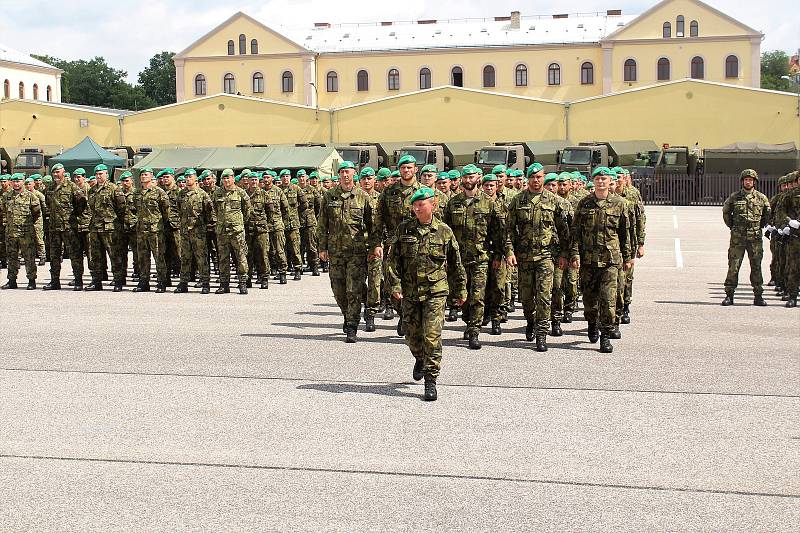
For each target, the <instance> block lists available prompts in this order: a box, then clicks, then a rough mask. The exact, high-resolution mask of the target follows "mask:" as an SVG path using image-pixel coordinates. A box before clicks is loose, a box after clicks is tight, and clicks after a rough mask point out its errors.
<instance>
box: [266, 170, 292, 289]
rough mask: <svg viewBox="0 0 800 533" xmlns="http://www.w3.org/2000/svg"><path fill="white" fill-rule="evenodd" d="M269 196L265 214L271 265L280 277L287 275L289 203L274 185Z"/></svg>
mask: <svg viewBox="0 0 800 533" xmlns="http://www.w3.org/2000/svg"><path fill="white" fill-rule="evenodd" d="M264 192H265V193H266V194H267V201H266V202H265V204H264V212H265V213H266V214H267V228H268V230H269V253H270V264H271V265H275V268H276V269H277V271H278V274H279V276H280V275H281V274H282V275H285V274H286V269H287V268H288V263H287V262H286V226H285V225H284V223H283V221H284V220H286V219H287V218H288V216H289V203H288V202H287V200H286V195H285V194H283V191H282V190H281V188H280V187H276V186H275V185H273V186H272V187H270V188H269V190H266V189H265V190H264Z"/></svg>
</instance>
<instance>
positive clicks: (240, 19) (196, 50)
mask: <svg viewBox="0 0 800 533" xmlns="http://www.w3.org/2000/svg"><path fill="white" fill-rule="evenodd" d="M242 33H243V34H244V35H245V37H246V38H247V50H246V55H250V41H251V40H252V39H256V40H257V41H258V53H259V54H289V53H293V52H297V51H298V50H300V48H299V47H298V46H297V45H295V44H293V43H291V42H290V41H288V40H286V39H283V38H281V37H280V36H278V35H276V34H275V33H273V32H272V31H270V30H268V29H265V28H264V26H263V25H261V24H259V23H258V22H256V21H254V20H253V19H251V18H250V17H248V16H246V15H241V14H240V15H238V16H236V17H234V18H233V20H231V21H229V23H228V24H226V25H224V26H223V27H222V28H219V29H217V30H216V31H214V32H212V33H211V34H209V35H207V36H206V38H205V39H203V40H202V41H201V42H198V43H196V44H195V45H194V46H192V47H190V48H189V49H187V50H185V51H184V52H183V55H185V56H187V57H199V56H227V55H228V41H229V40H232V41H233V44H234V52H235V55H237V56H238V55H239V35H240V34H242Z"/></svg>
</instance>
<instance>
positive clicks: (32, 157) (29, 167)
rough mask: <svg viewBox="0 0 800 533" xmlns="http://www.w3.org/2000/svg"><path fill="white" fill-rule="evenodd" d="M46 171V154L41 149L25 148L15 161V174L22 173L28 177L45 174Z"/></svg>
mask: <svg viewBox="0 0 800 533" xmlns="http://www.w3.org/2000/svg"><path fill="white" fill-rule="evenodd" d="M47 159H49V158H47ZM46 169H47V166H46V160H45V154H44V150H42V149H41V148H23V149H22V150H21V151H20V153H19V154H18V155H17V158H16V160H15V161H14V172H22V173H24V174H25V175H26V176H31V175H33V174H43V173H45V172H46Z"/></svg>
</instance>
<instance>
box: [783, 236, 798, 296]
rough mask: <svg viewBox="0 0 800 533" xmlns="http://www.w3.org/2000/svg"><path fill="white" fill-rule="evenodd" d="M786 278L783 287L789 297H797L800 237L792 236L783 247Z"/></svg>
mask: <svg viewBox="0 0 800 533" xmlns="http://www.w3.org/2000/svg"><path fill="white" fill-rule="evenodd" d="M785 255H786V276H785V279H786V281H785V285H784V287H785V288H786V290H787V291H788V292H789V296H794V297H795V298H796V297H797V291H798V287H800V236H796V235H795V236H792V237H790V238H789V241H788V242H787V243H786V245H785Z"/></svg>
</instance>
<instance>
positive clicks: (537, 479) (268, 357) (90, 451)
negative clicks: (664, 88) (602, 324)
mask: <svg viewBox="0 0 800 533" xmlns="http://www.w3.org/2000/svg"><path fill="white" fill-rule="evenodd" d="M647 222H648V227H647V234H648V239H647V241H648V244H647V248H646V256H645V257H644V258H643V259H641V260H639V261H638V262H637V264H636V280H635V285H634V303H633V305H632V323H631V324H630V325H628V326H622V334H623V338H622V339H621V340H618V341H614V353H613V354H600V353H599V352H598V345H596V344H594V345H592V344H589V342H588V340H587V338H586V322H585V321H583V319H582V314H581V313H577V314H576V317H577V318H579V319H578V320H576V321H575V322H574V323H572V324H566V325H564V330H565V335H564V336H563V337H560V338H553V337H550V338H549V345H550V350H549V351H548V352H547V353H537V352H536V351H534V349H533V343H528V342H526V341H525V340H524V326H525V324H524V320H523V319H522V316H521V311H518V312H517V313H515V314H514V315H513V316H512V317H511V318H510V320H509V322H508V323H507V324H504V326H505V327H504V333H503V335H502V336H500V337H492V336H489V335H488V334H482V335H481V340H482V342H483V349H482V350H480V351H470V350H468V349H467V348H466V341H463V340H461V333H462V331H463V330H462V323H460V322H459V323H454V324H452V323H446V324H445V332H444V357H443V368H442V374H441V376H440V378H439V387H438V389H439V400H438V401H437V402H431V403H429V402H423V401H422V400H421V395H422V385H421V384H419V383H415V382H413V381H412V380H411V367H412V365H413V359H412V358H411V355H410V353H409V351H408V349H407V348H406V346H405V345H404V343H403V340H402V339H400V338H398V337H397V336H396V335H395V332H394V330H395V322H394V321H392V322H388V321H383V320H380V318H379V319H378V320H377V328H378V329H377V331H376V332H374V333H364V332H363V331H359V339H360V341H359V342H358V343H357V344H354V345H351V344H345V343H344V342H343V339H344V335H343V334H342V332H341V315H340V313H339V311H338V308H337V307H336V306H335V304H334V301H333V297H332V294H331V291H330V287H329V284H328V278H327V277H326V276H325V275H323V276H322V277H318V278H315V277H311V276H310V275H307V276H304V277H303V280H302V281H301V282H293V281H289V284H288V285H283V286H281V285H278V284H277V283H273V284H271V285H270V288H269V289H268V290H259V289H252V290H251V291H250V294H249V295H247V296H240V295H238V294H235V291H234V293H232V294H228V295H220V296H217V295H214V294H211V295H207V296H206V295H201V294H199V289H190V290H191V292H190V293H189V294H181V295H176V294H172V293H167V294H154V293H146V294H134V293H132V292H130V289H131V288H132V285H131V284H130V282H129V285H128V287H127V288H126V290H125V291H124V292H123V293H121V294H114V293H112V292H111V291H110V290H106V291H103V292H102V293H75V292H72V291H69V290H62V291H60V292H57V293H52V292H49V293H48V292H43V291H41V290H38V291H36V292H32V291H25V290H16V291H2V292H1V293H0V316H2V325H3V330H4V335H3V338H4V341H3V343H2V349H1V350H0V530H3V531H8V530H17V531H22V530H26V531H33V530H36V531H42V530H51V531H74V530H93V531H116V530H137V531H140V530H158V531H164V530H253V529H269V530H314V531H317V530H347V531H353V530H373V531H387V530H442V531H444V530H517V531H519V530H525V531H531V530H561V531H564V530H569V531H574V530H627V531H658V530H682V531H712V530H713V531H719V530H728V531H748V532H752V531H771V532H772V531H797V530H798V524H800V312H798V309H786V308H784V307H783V302H780V301H779V300H778V299H777V298H776V297H775V295H774V292H773V291H772V289H771V288H768V289H767V290H766V291H765V296H766V297H767V301H768V304H769V306H768V307H766V308H759V307H754V306H753V305H752V300H753V299H752V291H751V290H750V288H749V286H748V283H747V280H748V267H747V264H746V263H747V262H746V260H745V265H743V267H742V272H741V275H740V280H741V281H742V284H741V285H740V288H739V290H738V292H737V299H736V305H734V306H733V307H729V308H723V307H720V305H719V303H720V301H721V300H722V298H723V297H724V291H723V288H722V282H723V280H724V277H725V271H726V263H727V260H726V250H727V239H728V233H727V230H726V228H725V226H724V225H723V223H722V216H721V212H720V208H696V207H694V208H690V207H678V208H672V207H648V208H647ZM767 245H768V242H767V241H766V240H765V247H768V246H767ZM768 265H769V253H768V252H767V253H766V257H765V259H764V276H765V281H766V280H768V279H769V269H768ZM62 275H63V276H64V277H63V278H62V279H63V280H64V284H65V285H66V281H67V280H68V276H69V265H68V262H65V264H64V270H63V272H62ZM2 277H3V279H5V271H3V272H2ZM22 278H23V276H22V275H21V276H20V281H22ZM48 280H49V272H48V271H47V267H40V268H39V286H40V287H41V285H43V284H44V283H46V282H47V281H48ZM22 286H24V285H22Z"/></svg>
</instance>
